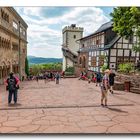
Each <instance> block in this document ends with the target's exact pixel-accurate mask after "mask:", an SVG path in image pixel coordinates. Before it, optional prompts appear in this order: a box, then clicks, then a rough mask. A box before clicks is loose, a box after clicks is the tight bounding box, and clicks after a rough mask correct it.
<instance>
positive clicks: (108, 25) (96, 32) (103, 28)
mask: <svg viewBox="0 0 140 140" xmlns="http://www.w3.org/2000/svg"><path fill="white" fill-rule="evenodd" d="M112 27H113V22H112V21H109V22H106V23H104V24H103V25H101V26H100V27H99V29H98V30H97V31H95V32H94V33H92V34H90V35H88V36H85V37H83V38H81V39H79V40H83V39H86V38H88V37H90V36H93V35H95V34H98V33H100V32H103V31H105V30H107V29H109V28H112Z"/></svg>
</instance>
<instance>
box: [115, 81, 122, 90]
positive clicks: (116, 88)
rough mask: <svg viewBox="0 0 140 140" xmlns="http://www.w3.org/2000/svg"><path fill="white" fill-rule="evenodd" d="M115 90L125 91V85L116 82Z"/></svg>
mask: <svg viewBox="0 0 140 140" xmlns="http://www.w3.org/2000/svg"><path fill="white" fill-rule="evenodd" d="M113 89H114V90H121V91H124V83H122V82H118V81H115V83H114V86H113Z"/></svg>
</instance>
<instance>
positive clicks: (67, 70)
mask: <svg viewBox="0 0 140 140" xmlns="http://www.w3.org/2000/svg"><path fill="white" fill-rule="evenodd" d="M65 72H69V73H72V74H74V67H68V68H67V69H66V71H65Z"/></svg>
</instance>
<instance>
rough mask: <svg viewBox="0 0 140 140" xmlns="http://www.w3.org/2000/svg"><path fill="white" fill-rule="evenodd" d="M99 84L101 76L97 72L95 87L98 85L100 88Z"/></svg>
mask: <svg viewBox="0 0 140 140" xmlns="http://www.w3.org/2000/svg"><path fill="white" fill-rule="evenodd" d="M101 82H102V75H101V73H100V71H99V72H97V73H96V86H98V84H99V86H100V84H101Z"/></svg>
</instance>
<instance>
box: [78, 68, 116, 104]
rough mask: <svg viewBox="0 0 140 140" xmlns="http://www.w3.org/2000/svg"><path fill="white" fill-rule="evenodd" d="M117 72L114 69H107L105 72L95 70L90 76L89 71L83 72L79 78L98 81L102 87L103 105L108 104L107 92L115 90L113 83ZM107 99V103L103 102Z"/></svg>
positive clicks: (98, 84)
mask: <svg viewBox="0 0 140 140" xmlns="http://www.w3.org/2000/svg"><path fill="white" fill-rule="evenodd" d="M115 76H116V75H115V73H114V72H113V71H112V69H110V70H109V69H107V70H105V71H104V73H101V72H100V71H99V72H93V73H92V74H90V75H89V76H88V74H87V72H81V74H80V78H79V80H81V79H82V80H88V83H90V82H91V81H92V82H94V83H96V86H100V87H101V105H102V106H104V105H105V106H107V93H108V91H110V93H112V94H113V93H114V92H113V85H114V78H115ZM104 101H105V104H104V103H103V102H104Z"/></svg>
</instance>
